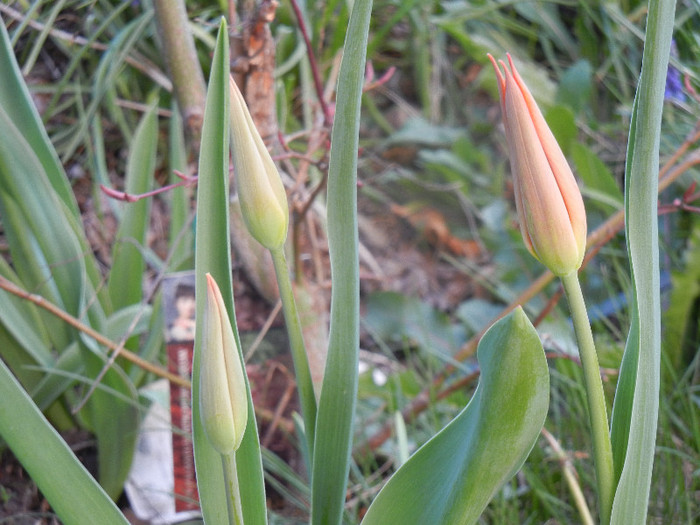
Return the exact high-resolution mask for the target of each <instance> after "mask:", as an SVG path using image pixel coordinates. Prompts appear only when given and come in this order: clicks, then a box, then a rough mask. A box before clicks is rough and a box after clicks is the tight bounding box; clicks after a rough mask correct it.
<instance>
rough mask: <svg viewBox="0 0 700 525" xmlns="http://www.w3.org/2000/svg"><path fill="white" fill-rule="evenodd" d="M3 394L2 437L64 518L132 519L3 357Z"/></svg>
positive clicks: (107, 522) (112, 524) (110, 522)
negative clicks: (59, 431)
mask: <svg viewBox="0 0 700 525" xmlns="http://www.w3.org/2000/svg"><path fill="white" fill-rule="evenodd" d="M0 399H2V403H0V436H2V439H3V440H4V441H5V442H6V443H7V444H8V445H9V446H10V448H11V449H12V452H13V453H14V454H15V456H16V457H17V459H19V461H20V462H21V463H22V465H23V466H24V468H25V469H26V470H27V472H28V473H29V475H30V476H31V478H32V480H34V482H35V483H36V484H37V486H38V487H39V490H41V492H42V494H43V495H44V496H45V497H46V499H47V500H48V501H49V503H51V506H52V507H53V510H54V511H55V512H56V514H58V516H59V517H60V518H61V520H62V521H63V523H100V524H104V525H117V524H119V525H121V524H127V523H128V521H127V520H126V518H124V516H123V515H122V514H121V513H120V512H119V509H117V507H116V506H115V505H114V503H112V501H111V500H110V499H109V497H108V496H107V494H105V492H104V491H103V490H102V489H101V488H100V486H99V485H98V484H97V483H96V482H95V480H94V479H93V478H92V476H91V475H90V474H89V473H88V471H87V470H85V467H83V466H82V464H81V463H80V461H79V460H78V458H76V457H75V455H74V454H73V452H72V451H71V449H70V448H69V447H68V445H66V443H65V442H64V441H63V440H62V439H61V437H60V436H59V435H58V433H57V432H56V431H55V430H54V429H53V427H52V426H51V424H50V423H49V422H48V421H47V420H46V419H45V418H44V416H43V415H42V414H41V412H40V411H39V409H38V408H37V407H36V405H34V403H33V402H32V400H31V399H30V398H29V396H28V395H27V393H26V392H25V391H24V390H23V389H22V387H21V386H20V385H19V383H18V382H17V380H16V379H15V378H14V377H13V375H12V374H11V373H10V371H9V370H8V369H7V367H6V366H5V363H4V362H3V361H2V359H0ZM18 415H21V417H18Z"/></svg>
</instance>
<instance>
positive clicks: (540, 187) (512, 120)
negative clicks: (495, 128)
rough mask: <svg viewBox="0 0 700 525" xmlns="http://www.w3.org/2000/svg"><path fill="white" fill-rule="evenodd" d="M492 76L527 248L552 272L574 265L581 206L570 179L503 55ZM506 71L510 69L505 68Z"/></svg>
mask: <svg viewBox="0 0 700 525" xmlns="http://www.w3.org/2000/svg"><path fill="white" fill-rule="evenodd" d="M489 59H490V60H491V63H492V64H493V67H494V69H495V70H496V76H497V77H498V91H499V93H500V95H501V110H502V112H503V123H504V124H505V128H506V139H507V141H508V149H509V150H510V165H511V170H512V172H513V181H514V188H515V204H516V208H517V210H518V218H519V220H520V231H521V232H522V235H523V240H524V241H525V245H526V246H527V248H528V250H530V253H532V255H534V256H535V257H536V258H537V259H539V260H540V261H541V262H542V264H544V265H545V266H546V267H547V268H549V269H550V270H551V271H552V273H554V274H555V275H557V276H560V277H561V276H564V275H568V274H570V273H571V272H574V271H576V270H578V269H579V268H580V267H581V263H582V262H583V256H584V254H585V250H586V210H585V209H584V207H583V199H582V198H581V192H580V191H579V188H578V185H577V184H576V179H574V175H573V173H572V172H571V168H570V167H569V164H568V163H567V161H566V159H565V158H564V154H563V153H562V151H561V148H560V147H559V144H557V141H556V139H555V138H554V135H553V134H552V132H551V130H550V129H549V126H547V123H546V121H545V119H544V117H543V116H542V113H541V111H540V109H539V108H538V107H537V103H536V102H535V99H534V98H533V96H532V94H531V93H530V91H529V90H528V89H527V86H525V83H524V82H523V79H522V78H521V77H520V75H519V74H518V71H517V70H516V69H515V65H514V64H513V60H512V59H511V57H510V55H508V62H509V63H510V70H509V69H508V67H507V66H506V64H505V63H504V62H503V61H502V60H501V61H500V62H499V63H500V65H501V66H502V67H503V70H504V72H503V73H502V72H501V68H500V67H499V65H498V64H497V63H496V61H495V60H494V58H493V57H492V56H491V55H489ZM511 70H512V72H511Z"/></svg>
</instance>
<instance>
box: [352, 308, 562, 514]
mask: <svg viewBox="0 0 700 525" xmlns="http://www.w3.org/2000/svg"><path fill="white" fill-rule="evenodd" d="M477 357H478V360H479V365H480V366H481V378H480V380H479V386H478V387H477V389H476V391H475V392H474V397H473V398H472V399H471V401H470V402H469V404H468V405H467V406H466V408H465V409H464V410H463V411H462V412H460V414H459V415H458V416H457V417H456V418H455V419H453V420H452V421H451V422H450V423H449V424H448V425H447V426H446V427H445V428H444V429H442V430H441V431H440V432H439V433H438V434H437V435H436V436H435V437H433V438H432V439H431V440H430V441H428V442H427V443H426V444H425V445H424V446H423V447H421V448H420V449H419V450H418V451H417V452H416V453H415V454H414V455H413V456H411V458H410V459H409V460H408V461H407V462H406V463H405V464H404V465H403V466H402V467H401V468H400V469H399V470H398V471H397V472H396V473H395V474H394V476H393V477H392V478H391V479H390V480H389V481H388V482H387V484H386V486H385V487H384V488H383V489H382V491H381V492H380V493H379V495H378V496H377V498H376V499H375V500H374V502H373V503H372V505H371V506H370V508H369V510H368V512H367V514H366V515H365V518H364V520H363V521H362V524H363V525H385V524H387V523H400V524H401V525H411V524H416V525H424V524H426V523H436V524H437V523H439V524H465V525H466V524H470V523H476V521H477V520H478V518H479V516H480V515H481V513H482V512H483V510H484V508H486V505H487V504H488V502H489V501H490V500H491V498H492V497H493V496H494V494H495V493H496V491H498V489H499V488H500V487H501V486H502V485H503V483H505V482H506V481H507V480H509V479H510V478H511V477H512V476H513V475H514V474H515V473H516V472H517V471H518V470H519V469H520V467H521V466H522V464H523V463H524V462H525V459H526V458H527V456H528V454H529V453H530V451H531V450H532V447H533V446H534V445H535V442H536V440H537V437H538V436H539V433H540V430H541V429H542V425H543V424H544V421H545V418H546V416H547V409H548V407H549V370H548V368H547V360H546V359H545V356H544V350H543V348H542V343H541V342H540V339H539V337H538V335H537V332H536V331H535V329H534V328H533V326H532V324H530V321H529V320H528V319H527V317H526V315H525V313H524V312H523V310H522V309H521V308H517V309H516V310H514V311H513V312H512V313H511V314H509V315H508V316H507V317H505V318H503V319H501V320H500V321H498V322H496V323H495V324H494V325H493V326H492V327H491V328H490V329H489V330H488V331H487V332H486V334H484V337H483V338H482V339H481V342H480V343H479V348H478V350H477Z"/></svg>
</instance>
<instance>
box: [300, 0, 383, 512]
mask: <svg viewBox="0 0 700 525" xmlns="http://www.w3.org/2000/svg"><path fill="white" fill-rule="evenodd" d="M371 12H372V1H371V0H356V1H355V2H354V4H353V8H352V14H351V15H350V23H349V27H348V32H347V35H346V38H345V49H344V51H343V60H342V63H341V66H340V73H339V76H338V95H337V97H336V100H337V103H336V113H335V122H334V124H333V131H332V134H331V152H330V165H329V170H328V247H329V251H330V261H331V277H332V279H333V291H332V296H331V319H330V333H329V343H328V358H327V362H326V370H325V374H324V379H323V386H322V388H321V397H320V399H319V405H318V414H317V419H316V443H315V446H314V455H313V467H312V497H311V522H312V523H314V524H318V525H332V524H335V523H340V520H341V517H342V513H343V504H344V502H345V486H346V484H347V477H348V471H349V468H350V467H349V461H350V452H351V445H352V435H353V432H352V420H353V417H354V413H355V399H356V397H357V360H358V351H359V344H360V342H359V337H360V336H359V332H360V330H359V318H360V307H359V303H360V287H359V259H358V233H357V149H358V141H359V138H358V135H359V128H360V102H361V97H362V83H363V80H364V70H365V56H366V51H367V34H368V31H369V21H370V14H371Z"/></svg>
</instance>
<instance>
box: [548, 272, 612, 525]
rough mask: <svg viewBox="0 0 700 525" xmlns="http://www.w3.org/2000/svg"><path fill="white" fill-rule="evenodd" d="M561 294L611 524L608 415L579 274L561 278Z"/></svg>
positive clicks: (604, 512) (603, 514) (604, 517)
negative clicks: (578, 361)
mask: <svg viewBox="0 0 700 525" xmlns="http://www.w3.org/2000/svg"><path fill="white" fill-rule="evenodd" d="M561 280H562V283H563V284H564V291H565V292H566V297H567V299H568V300H569V308H571V317H572V319H573V322H574V330H575V331H576V339H578V351H579V356H580V357H581V365H582V367H583V378H584V383H585V386H586V397H587V399H588V415H589V417H590V420H591V431H592V433H593V457H594V459H595V469H596V481H597V483H598V498H599V505H600V523H601V525H607V524H608V523H610V513H611V511H612V504H613V498H614V496H615V485H614V477H613V459H612V446H611V444H610V432H609V430H608V428H609V427H608V413H607V410H606V406H605V395H604V394H603V382H602V381H601V379H600V366H599V365H598V355H597V354H596V349H595V344H594V343H593V333H592V332H591V324H590V321H589V320H588V313H587V312H586V302H585V301H584V299H583V293H582V292H581V283H579V280H578V272H577V271H574V272H571V273H570V274H569V275H566V276H564V277H562V278H561Z"/></svg>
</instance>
